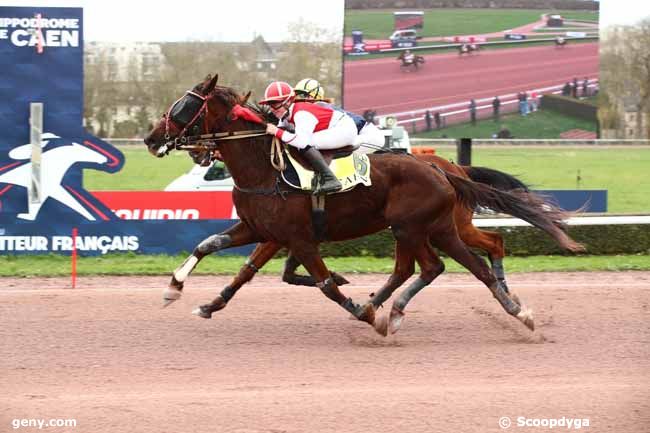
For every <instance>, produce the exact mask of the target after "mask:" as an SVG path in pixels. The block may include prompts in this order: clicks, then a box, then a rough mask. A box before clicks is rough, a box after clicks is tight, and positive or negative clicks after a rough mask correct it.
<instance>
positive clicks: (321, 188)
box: [300, 146, 343, 195]
mask: <svg viewBox="0 0 650 433" xmlns="http://www.w3.org/2000/svg"><path fill="white" fill-rule="evenodd" d="M300 153H301V154H302V156H304V157H305V159H306V160H307V161H308V162H309V164H311V166H312V168H313V169H314V170H315V171H316V172H318V174H319V182H318V185H317V186H316V188H314V192H313V194H314V195H319V194H329V193H331V192H336V191H340V190H341V188H343V185H341V182H339V180H338V179H337V178H336V176H334V173H332V170H330V168H329V167H328V165H327V163H326V162H325V159H324V158H323V155H321V153H320V152H319V151H318V149H315V148H313V147H311V146H307V147H306V148H304V149H302V150H301V151H300Z"/></svg>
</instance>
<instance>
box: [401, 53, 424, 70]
mask: <svg viewBox="0 0 650 433" xmlns="http://www.w3.org/2000/svg"><path fill="white" fill-rule="evenodd" d="M399 60H400V61H401V63H400V65H399V68H400V70H401V71H408V70H410V69H411V70H412V69H414V70H416V71H417V70H418V69H419V68H420V65H423V64H424V61H425V60H424V57H423V56H418V55H414V56H413V60H412V61H407V60H406V59H403V58H402V59H399Z"/></svg>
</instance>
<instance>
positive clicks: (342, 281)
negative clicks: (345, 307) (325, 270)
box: [331, 272, 350, 286]
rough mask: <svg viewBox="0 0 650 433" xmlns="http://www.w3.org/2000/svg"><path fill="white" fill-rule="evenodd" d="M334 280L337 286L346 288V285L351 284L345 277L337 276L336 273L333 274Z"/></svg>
mask: <svg viewBox="0 0 650 433" xmlns="http://www.w3.org/2000/svg"><path fill="white" fill-rule="evenodd" d="M331 275H332V278H333V279H334V282H335V283H336V285H337V286H344V285H346V284H350V282H349V281H348V280H346V279H345V278H344V277H342V276H341V275H339V274H337V273H336V272H332V274H331Z"/></svg>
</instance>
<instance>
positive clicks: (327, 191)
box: [312, 179, 343, 195]
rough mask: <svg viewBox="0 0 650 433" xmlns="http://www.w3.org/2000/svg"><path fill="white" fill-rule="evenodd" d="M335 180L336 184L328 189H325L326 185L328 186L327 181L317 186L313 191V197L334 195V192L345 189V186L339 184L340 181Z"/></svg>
mask: <svg viewBox="0 0 650 433" xmlns="http://www.w3.org/2000/svg"><path fill="white" fill-rule="evenodd" d="M334 180H336V183H332V184H331V185H330V186H328V187H327V188H325V185H327V181H326V182H324V183H322V184H321V183H320V182H318V183H317V184H316V187H315V188H314V189H313V191H312V194H313V195H325V194H331V193H334V192H337V191H340V190H341V189H343V185H342V184H341V182H339V181H338V179H334Z"/></svg>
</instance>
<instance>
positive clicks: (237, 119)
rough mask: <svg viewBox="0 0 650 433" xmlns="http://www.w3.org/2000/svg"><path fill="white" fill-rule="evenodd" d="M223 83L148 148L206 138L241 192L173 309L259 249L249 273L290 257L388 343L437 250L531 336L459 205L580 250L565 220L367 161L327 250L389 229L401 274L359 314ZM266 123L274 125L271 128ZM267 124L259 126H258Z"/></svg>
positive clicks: (444, 178)
mask: <svg viewBox="0 0 650 433" xmlns="http://www.w3.org/2000/svg"><path fill="white" fill-rule="evenodd" d="M216 83H217V77H214V78H210V77H208V78H206V80H205V81H203V82H202V83H200V84H198V85H197V86H195V88H194V89H193V90H192V91H191V92H187V93H186V94H185V95H184V96H182V97H181V98H179V99H178V100H177V101H176V103H174V104H173V105H172V106H171V107H170V109H169V110H168V111H167V113H165V114H164V115H163V118H162V119H161V120H160V122H158V124H157V125H156V126H155V127H154V129H153V130H152V131H151V132H150V134H149V135H148V136H147V137H146V139H145V144H146V145H147V147H148V149H149V151H150V152H151V153H153V154H154V155H156V156H163V155H164V154H166V153H167V151H169V150H170V149H173V148H183V147H185V148H190V147H191V146H186V143H194V147H196V144H197V143H198V145H199V147H200V146H201V142H200V141H198V142H197V141H195V138H197V137H188V134H189V133H190V132H191V133H194V134H196V133H197V132H201V131H202V132H204V133H205V134H204V135H202V136H200V137H198V138H197V139H198V140H208V139H209V140H212V141H211V142H212V143H215V142H216V143H218V144H217V145H218V150H219V152H220V154H221V156H222V158H223V160H224V162H225V163H226V165H227V166H228V169H229V171H230V172H231V173H232V176H233V179H234V181H235V183H236V188H235V190H234V191H233V201H234V204H235V206H236V209H237V213H238V214H239V216H240V218H241V220H240V222H239V223H237V224H235V225H234V226H233V227H231V228H230V229H228V230H226V231H225V232H223V233H219V234H215V235H212V236H209V237H208V238H206V239H205V240H204V241H202V242H201V243H200V244H199V245H198V246H197V247H196V249H195V250H194V252H193V253H192V254H191V255H190V256H189V257H188V258H187V259H186V260H185V261H184V262H183V264H181V266H179V268H177V269H176V270H175V271H174V275H173V277H172V281H171V283H170V286H169V287H168V288H167V289H166V291H165V293H164V297H165V299H166V301H168V302H172V301H174V300H176V299H178V298H179V297H180V295H181V290H182V288H183V283H184V281H185V279H186V278H187V277H188V276H189V274H190V273H191V271H192V270H193V269H194V268H195V267H196V265H197V263H198V262H199V261H200V260H201V259H202V258H203V257H205V256H206V255H208V254H210V253H212V252H215V251H218V250H221V249H224V248H229V247H235V246H240V245H245V244H250V243H255V242H261V243H266V245H265V248H264V249H263V250H262V251H260V249H259V248H258V250H256V253H257V254H255V253H254V254H253V255H252V256H251V257H250V258H249V259H248V261H247V265H246V266H247V268H248V269H249V270H250V271H249V272H250V273H254V272H255V270H256V269H258V268H260V267H261V266H263V265H264V264H265V263H266V262H267V261H268V260H269V259H270V258H271V257H272V256H273V255H274V254H275V253H276V252H277V251H278V250H279V249H280V248H282V247H286V248H288V249H289V250H290V251H291V252H292V254H293V255H295V257H296V258H297V259H298V260H299V261H300V262H301V263H302V264H303V265H304V267H305V268H306V269H307V271H308V272H309V274H310V275H311V276H312V277H313V278H314V279H315V280H316V281H317V286H318V287H319V288H320V289H321V291H322V292H323V293H324V294H325V296H327V297H328V298H329V299H331V300H332V301H334V302H336V303H337V304H338V305H340V306H341V307H342V308H344V309H345V310H346V311H348V312H350V313H351V314H352V315H353V316H354V317H356V318H357V319H359V320H362V321H365V322H367V323H369V324H371V325H375V329H377V330H378V332H380V333H382V334H385V333H386V330H385V329H386V328H389V329H390V330H391V331H393V332H394V331H395V330H397V329H398V328H399V326H400V325H401V322H402V319H403V317H404V313H403V311H404V308H405V307H406V304H407V303H408V302H409V301H410V299H411V298H412V297H413V296H414V295H415V294H416V293H417V292H419V291H420V290H421V289H422V288H424V287H425V286H427V285H428V284H430V283H431V282H432V281H433V280H434V279H435V278H436V277H437V276H438V275H440V274H441V273H442V272H443V270H444V265H443V263H442V262H441V261H440V259H439V257H438V256H437V255H436V253H435V251H434V250H433V248H432V246H435V247H437V248H439V249H440V250H442V251H443V252H445V253H446V254H448V255H449V256H450V257H452V258H453V259H454V260H456V261H457V262H459V263H460V264H461V265H463V266H464V267H466V268H467V269H469V270H470V272H472V274H474V275H475V276H476V277H477V278H478V279H479V280H481V281H482V282H483V283H484V284H485V285H486V286H487V287H488V288H489V289H490V291H491V292H492V293H493V295H494V296H495V297H496V298H497V300H498V301H499V303H500V304H501V305H502V307H503V308H504V309H505V310H506V312H508V313H509V314H511V315H512V316H515V317H516V318H517V319H519V320H520V321H521V322H523V323H524V324H525V325H526V326H528V327H529V328H531V329H532V328H533V326H534V325H533V319H532V315H531V314H530V311H529V310H528V309H526V308H522V307H521V306H520V305H519V304H517V303H516V302H513V300H512V299H511V298H510V296H509V295H508V293H507V292H506V290H505V289H504V287H503V286H502V285H501V284H499V282H498V280H497V278H495V276H494V275H493V274H492V272H491V271H490V269H489V267H488V266H487V264H486V263H485V262H484V261H483V260H482V259H481V258H479V257H478V256H476V255H475V254H473V253H471V252H470V251H469V249H468V248H467V247H466V246H465V244H464V243H463V242H462V241H461V240H460V238H459V236H458V232H457V230H456V226H455V224H454V216H453V212H454V208H455V205H456V199H457V197H459V198H460V201H461V202H462V203H463V204H464V205H465V206H466V207H469V208H471V209H473V208H475V206H477V205H480V206H484V207H489V208H491V209H494V210H496V211H499V212H505V213H509V214H511V215H513V216H516V217H518V218H521V219H523V220H525V221H528V222H529V223H531V224H533V225H535V226H537V227H539V228H541V229H542V230H544V231H545V232H547V233H548V234H549V235H550V236H551V237H553V238H554V239H555V240H556V241H557V242H558V244H559V245H561V246H562V247H563V248H566V249H568V250H572V251H576V250H580V249H581V246H580V245H579V244H577V243H576V242H575V241H573V240H572V239H571V238H569V237H568V236H567V235H566V233H564V231H563V230H562V227H561V224H560V221H561V220H562V219H563V218H565V217H566V214H565V213H564V212H563V211H561V210H560V209H557V208H554V207H552V206H548V205H547V204H546V203H544V202H543V201H540V200H536V199H535V197H532V196H529V195H526V194H519V193H517V192H503V191H499V190H496V189H494V188H491V187H489V186H486V185H482V184H478V183H474V182H472V181H471V180H467V179H464V178H462V177H458V176H455V175H453V174H451V173H446V172H444V171H443V170H442V169H440V168H438V167H433V166H431V165H430V164H428V163H426V162H424V161H420V160H417V159H416V158H414V157H412V156H409V155H397V154H382V155H371V156H370V159H371V173H370V176H371V178H372V185H371V186H369V187H357V188H355V189H353V190H351V191H349V192H346V193H342V194H334V195H331V196H328V197H327V203H326V206H325V209H326V212H327V225H328V227H329V231H328V237H327V239H326V240H327V241H338V240H345V239H351V238H355V237H360V236H365V235H367V234H371V233H375V232H377V231H379V230H383V229H385V228H388V227H390V228H391V230H392V232H393V235H394V237H395V239H396V246H395V251H396V257H395V261H396V263H395V270H394V272H393V274H392V275H391V276H390V278H389V280H388V281H387V282H386V284H384V286H383V287H382V288H381V289H380V290H379V291H378V292H377V294H376V296H375V297H373V298H372V299H371V300H370V302H368V303H366V304H364V305H359V304H356V303H354V302H353V301H352V300H351V299H350V298H348V297H347V296H345V295H344V294H343V293H341V291H340V290H339V288H338V286H337V285H336V283H335V282H334V280H333V279H332V278H331V276H330V273H329V271H328V269H327V267H326V266H325V264H324V263H323V260H322V258H321V257H320V254H319V249H318V244H319V241H318V240H317V239H316V236H315V234H314V232H313V229H312V225H311V209H310V208H311V197H310V196H309V195H305V194H301V193H291V191H289V190H287V189H286V188H285V187H284V186H283V185H282V184H281V181H280V180H279V178H278V172H277V170H276V168H274V164H272V161H271V160H270V158H269V154H272V153H273V152H272V146H273V143H272V137H271V136H268V135H265V134H264V129H265V128H264V126H265V125H264V123H265V121H264V120H262V119H261V117H263V113H261V112H259V111H255V107H247V108H242V105H243V104H245V101H246V99H247V97H242V96H240V95H239V94H238V93H237V92H235V91H234V90H232V89H230V88H228V87H221V86H216ZM269 120H270V119H269ZM260 123H261V124H260ZM416 261H417V263H418V264H419V266H420V269H421V272H420V276H419V278H417V279H416V280H415V281H414V282H413V283H412V284H411V285H410V286H409V287H408V288H407V289H406V290H405V291H404V292H402V294H401V295H400V296H399V298H398V299H397V300H396V301H395V302H394V304H393V308H392V309H391V313H390V318H389V319H387V320H384V321H379V322H378V323H377V324H375V309H376V307H377V306H378V305H381V304H382V303H383V302H384V301H385V300H386V299H388V298H389V297H390V295H391V294H392V293H393V292H394V291H395V290H396V289H397V288H398V287H400V286H401V285H402V284H403V283H404V282H405V281H406V280H407V279H408V278H409V277H410V276H411V275H412V274H413V273H414V270H415V262H416ZM244 282H245V281H242V280H238V279H237V278H236V279H235V280H234V281H233V284H231V285H229V286H226V287H225V288H224V289H223V290H222V291H221V293H220V294H219V295H218V296H217V297H216V298H215V299H214V300H213V301H212V302H210V303H209V304H206V305H202V306H200V307H199V308H198V309H197V310H195V313H196V314H197V315H199V316H201V317H205V318H209V317H211V315H212V313H213V312H215V311H218V310H221V309H222V308H224V307H225V306H226V305H227V303H228V302H229V301H230V300H231V299H232V297H233V296H234V294H235V293H236V291H237V290H238V289H239V288H240V287H241V284H243V283H244Z"/></svg>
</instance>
